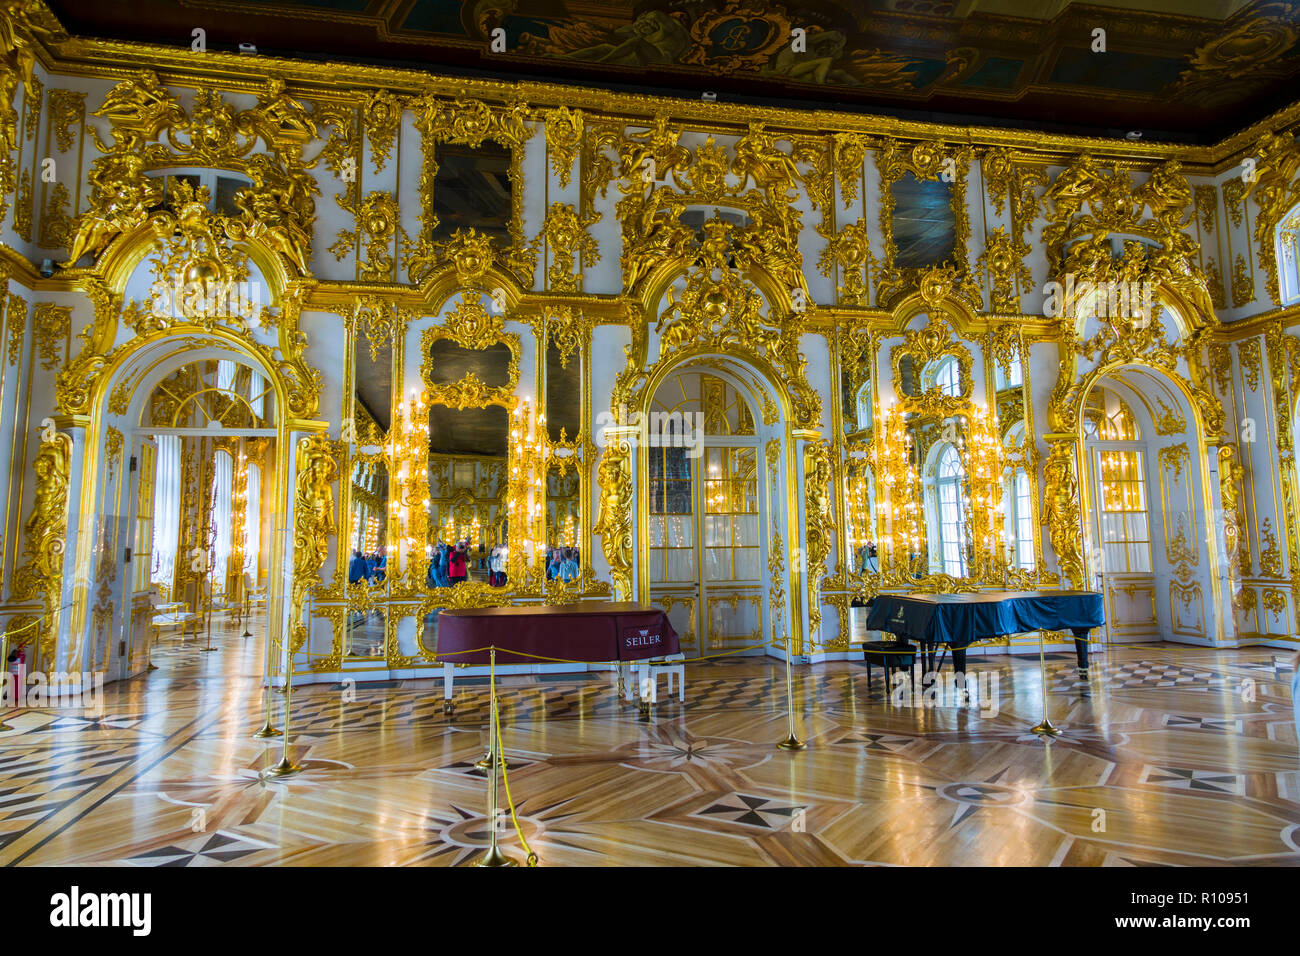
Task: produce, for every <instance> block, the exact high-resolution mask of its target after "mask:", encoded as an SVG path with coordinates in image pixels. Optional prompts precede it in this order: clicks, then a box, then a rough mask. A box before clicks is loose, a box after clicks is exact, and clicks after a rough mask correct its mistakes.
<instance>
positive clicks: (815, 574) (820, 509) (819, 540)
mask: <svg viewBox="0 0 1300 956" xmlns="http://www.w3.org/2000/svg"><path fill="white" fill-rule="evenodd" d="M833 487H834V473H833V470H832V468H831V444H830V442H829V441H826V440H824V439H823V440H821V441H812V442H809V443H808V444H806V445H805V446H804V549H805V553H806V555H807V559H808V562H807V567H808V582H807V583H808V627H809V635H810V637H814V639H815V635H817V634H818V632H819V629H820V628H821V623H822V607H821V586H822V578H823V577H824V576H825V574H826V559H827V558H829V557H830V555H831V538H832V535H833V533H834V528H835V519H834V516H833V515H832V513H831V501H830V495H831V489H832V488H833Z"/></svg>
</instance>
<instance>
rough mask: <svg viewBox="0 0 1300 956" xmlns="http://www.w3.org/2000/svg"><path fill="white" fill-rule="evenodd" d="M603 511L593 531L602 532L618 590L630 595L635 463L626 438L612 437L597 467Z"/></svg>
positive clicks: (621, 597) (620, 595) (606, 559)
mask: <svg viewBox="0 0 1300 956" xmlns="http://www.w3.org/2000/svg"><path fill="white" fill-rule="evenodd" d="M596 478H597V481H598V482H599V484H600V511H599V514H598V515H597V518H596V523H595V524H594V525H593V526H592V529H591V530H592V533H593V534H598V535H600V539H601V549H602V551H603V552H604V554H605V561H606V562H607V563H608V564H609V576H610V580H611V582H612V583H613V586H614V593H615V594H616V595H618V597H619V598H620V599H626V598H627V597H628V596H629V595H631V593H632V504H633V501H632V463H631V447H630V445H629V444H628V442H627V440H626V439H621V440H617V441H611V442H609V443H608V444H607V445H606V446H605V450H604V453H603V454H602V455H601V456H600V466H599V467H598V469H597V475H596Z"/></svg>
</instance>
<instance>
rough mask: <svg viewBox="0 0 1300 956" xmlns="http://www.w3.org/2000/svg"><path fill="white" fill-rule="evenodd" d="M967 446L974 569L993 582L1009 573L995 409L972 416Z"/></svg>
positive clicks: (1000, 444)
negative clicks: (1007, 571)
mask: <svg viewBox="0 0 1300 956" xmlns="http://www.w3.org/2000/svg"><path fill="white" fill-rule="evenodd" d="M968 430H969V440H968V441H967V443H966V456H965V457H966V461H967V463H968V464H967V468H966V483H967V488H966V494H967V500H968V501H969V502H970V508H969V509H968V510H967V523H968V534H969V539H968V540H969V541H970V542H971V545H972V546H973V548H974V550H975V553H974V554H973V555H972V560H971V565H972V567H971V570H972V572H973V574H974V575H975V576H983V577H985V578H988V579H990V580H993V579H996V578H998V577H1000V576H1001V575H1002V574H1003V573H1004V572H1005V570H1006V567H1005V565H1006V558H1005V556H1004V555H1003V552H1002V538H1003V535H1004V532H1005V528H1004V525H1003V522H1004V517H1005V504H1004V502H1003V494H1002V492H1003V489H1002V442H1001V441H1000V440H999V438H998V423H997V416H996V414H995V413H994V411H993V410H992V409H988V410H985V411H981V410H980V409H978V408H976V410H975V412H974V413H973V414H972V415H971V416H970V420H969V425H968Z"/></svg>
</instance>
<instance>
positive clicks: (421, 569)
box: [385, 389, 430, 587]
mask: <svg viewBox="0 0 1300 956" xmlns="http://www.w3.org/2000/svg"><path fill="white" fill-rule="evenodd" d="M428 447H429V414H428V408H427V407H426V406H425V404H424V394H423V393H422V392H419V391H418V390H416V389H411V397H410V399H409V400H408V401H407V402H405V403H402V404H400V405H398V408H397V417H396V419H395V420H394V421H393V427H392V430H391V431H390V432H389V457H390V460H391V461H392V462H393V464H394V465H395V466H396V476H395V477H396V480H397V487H396V495H395V496H394V497H393V500H392V502H391V504H390V505H389V512H390V513H389V516H388V528H389V531H388V544H389V546H390V550H391V549H392V547H391V546H392V545H396V546H397V549H396V550H397V552H398V553H397V554H392V555H390V557H389V562H390V565H391V563H392V562H394V561H396V560H401V561H404V564H403V565H402V567H404V568H405V570H406V575H407V580H408V581H409V582H411V584H412V585H413V586H415V587H419V586H420V585H421V584H422V583H423V582H424V578H425V575H426V573H427V572H428V562H429V554H430V549H429V548H428V547H427V544H426V541H425V539H426V536H427V528H428V523H429V475H428V473H427V472H426V471H425V469H424V468H420V467H416V465H417V464H418V463H421V462H423V461H425V451H426V449H427V448H428ZM385 579H386V580H391V575H385Z"/></svg>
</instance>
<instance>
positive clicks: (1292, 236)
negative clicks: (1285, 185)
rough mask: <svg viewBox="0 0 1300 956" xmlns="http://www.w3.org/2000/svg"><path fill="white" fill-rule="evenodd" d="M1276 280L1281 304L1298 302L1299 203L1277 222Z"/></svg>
mask: <svg viewBox="0 0 1300 956" xmlns="http://www.w3.org/2000/svg"><path fill="white" fill-rule="evenodd" d="M1277 282H1278V292H1279V293H1280V294H1281V296H1282V305H1293V304H1294V303H1296V302H1300V205H1297V206H1296V207H1295V208H1294V209H1292V210H1291V211H1290V212H1289V213H1287V214H1286V215H1285V216H1283V217H1282V221H1281V222H1280V223H1278V227H1277Z"/></svg>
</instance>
